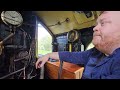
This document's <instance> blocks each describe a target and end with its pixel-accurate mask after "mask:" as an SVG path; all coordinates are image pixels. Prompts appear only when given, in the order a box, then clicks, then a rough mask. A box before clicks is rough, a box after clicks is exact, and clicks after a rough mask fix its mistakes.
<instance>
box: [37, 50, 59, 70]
mask: <svg viewBox="0 0 120 90" xmlns="http://www.w3.org/2000/svg"><path fill="white" fill-rule="evenodd" d="M49 58H52V59H56V60H59V55H58V52H52V53H48V54H46V55H44V56H43V57H41V58H39V59H38V60H37V62H36V65H35V66H36V69H37V68H40V67H42V66H43V65H44V64H45V63H46V62H47V61H48V60H49Z"/></svg>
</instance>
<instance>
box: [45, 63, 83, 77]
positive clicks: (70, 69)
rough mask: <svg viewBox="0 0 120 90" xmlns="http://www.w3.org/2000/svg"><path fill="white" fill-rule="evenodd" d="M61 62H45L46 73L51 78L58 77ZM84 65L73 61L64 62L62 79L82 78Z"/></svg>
mask: <svg viewBox="0 0 120 90" xmlns="http://www.w3.org/2000/svg"><path fill="white" fill-rule="evenodd" d="M59 65H60V62H59V61H57V62H50V61H48V62H47V63H46V64H45V74H46V75H47V76H48V77H49V78H50V79H58V70H59ZM83 69H84V68H83V67H81V66H79V65H75V64H72V63H68V62H64V63H63V69H62V75H61V79H80V78H81V76H82V72H83Z"/></svg>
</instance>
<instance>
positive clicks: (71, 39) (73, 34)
mask: <svg viewBox="0 0 120 90" xmlns="http://www.w3.org/2000/svg"><path fill="white" fill-rule="evenodd" d="M78 38H79V34H78V32H77V31H76V30H72V31H70V32H68V33H67V39H68V41H69V42H75V41H76V40H78Z"/></svg>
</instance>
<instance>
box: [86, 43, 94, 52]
mask: <svg viewBox="0 0 120 90" xmlns="http://www.w3.org/2000/svg"><path fill="white" fill-rule="evenodd" d="M93 47H94V45H93V43H90V44H89V45H88V47H87V49H86V50H89V49H91V48H93Z"/></svg>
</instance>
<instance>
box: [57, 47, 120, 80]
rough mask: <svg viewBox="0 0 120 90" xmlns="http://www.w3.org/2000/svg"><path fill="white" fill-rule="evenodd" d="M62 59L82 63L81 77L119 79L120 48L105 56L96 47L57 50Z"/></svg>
mask: <svg viewBox="0 0 120 90" xmlns="http://www.w3.org/2000/svg"><path fill="white" fill-rule="evenodd" d="M59 58H60V60H62V61H66V62H70V63H74V64H82V65H84V71H83V75H82V79H120V48H118V49H116V50H115V51H114V52H113V53H112V54H111V55H109V56H105V55H104V54H103V53H101V52H100V51H98V50H97V49H96V48H92V49H90V50H87V51H83V52H68V51H64V52H63V51H61V52H59Z"/></svg>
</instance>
